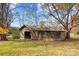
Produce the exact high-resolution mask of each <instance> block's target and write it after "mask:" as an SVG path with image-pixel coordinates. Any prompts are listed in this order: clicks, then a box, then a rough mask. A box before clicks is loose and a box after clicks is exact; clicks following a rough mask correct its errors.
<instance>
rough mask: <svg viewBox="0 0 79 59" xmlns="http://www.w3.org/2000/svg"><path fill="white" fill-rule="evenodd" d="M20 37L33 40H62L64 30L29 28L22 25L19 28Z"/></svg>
mask: <svg viewBox="0 0 79 59" xmlns="http://www.w3.org/2000/svg"><path fill="white" fill-rule="evenodd" d="M19 30H20V39H33V40H43V39H52V40H63V39H64V38H65V36H66V31H65V30H64V29H62V28H60V29H55V28H54V29H41V28H30V27H27V26H25V25H23V26H22V27H21V28H20V29H19Z"/></svg>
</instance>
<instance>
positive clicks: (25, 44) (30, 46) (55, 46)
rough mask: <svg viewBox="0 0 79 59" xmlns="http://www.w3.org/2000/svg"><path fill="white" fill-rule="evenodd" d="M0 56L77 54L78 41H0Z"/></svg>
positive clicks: (78, 48)
mask: <svg viewBox="0 0 79 59" xmlns="http://www.w3.org/2000/svg"><path fill="white" fill-rule="evenodd" d="M0 55H1V56H48V55H49V56H63V55H66V56H67V55H69V56H73V55H79V41H78V40H77V41H76V40H75V41H73V40H72V41H52V42H50V41H48V42H44V41H20V40H17V41H0Z"/></svg>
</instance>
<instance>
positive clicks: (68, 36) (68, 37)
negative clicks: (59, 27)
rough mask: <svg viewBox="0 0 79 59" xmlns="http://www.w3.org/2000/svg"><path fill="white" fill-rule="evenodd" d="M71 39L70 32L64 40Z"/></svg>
mask: <svg viewBox="0 0 79 59" xmlns="http://www.w3.org/2000/svg"><path fill="white" fill-rule="evenodd" d="M69 39H70V31H68V32H66V36H65V39H64V40H69Z"/></svg>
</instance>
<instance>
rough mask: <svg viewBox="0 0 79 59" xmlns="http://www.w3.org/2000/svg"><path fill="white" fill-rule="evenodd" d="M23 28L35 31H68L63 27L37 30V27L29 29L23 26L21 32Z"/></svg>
mask: <svg viewBox="0 0 79 59" xmlns="http://www.w3.org/2000/svg"><path fill="white" fill-rule="evenodd" d="M23 28H28V29H29V30H33V31H66V30H64V29H63V28H62V27H61V26H60V27H50V28H46V29H41V28H37V27H28V26H25V25H23V26H22V27H21V28H20V29H19V30H20V31H21V30H22V29H23Z"/></svg>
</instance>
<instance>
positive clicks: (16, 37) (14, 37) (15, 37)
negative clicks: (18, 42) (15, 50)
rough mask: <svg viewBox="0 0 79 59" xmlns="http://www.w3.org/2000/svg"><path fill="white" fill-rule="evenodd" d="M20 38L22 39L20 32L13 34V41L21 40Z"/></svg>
mask: <svg viewBox="0 0 79 59" xmlns="http://www.w3.org/2000/svg"><path fill="white" fill-rule="evenodd" d="M19 37H20V35H19V32H14V33H12V38H13V39H19Z"/></svg>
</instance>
